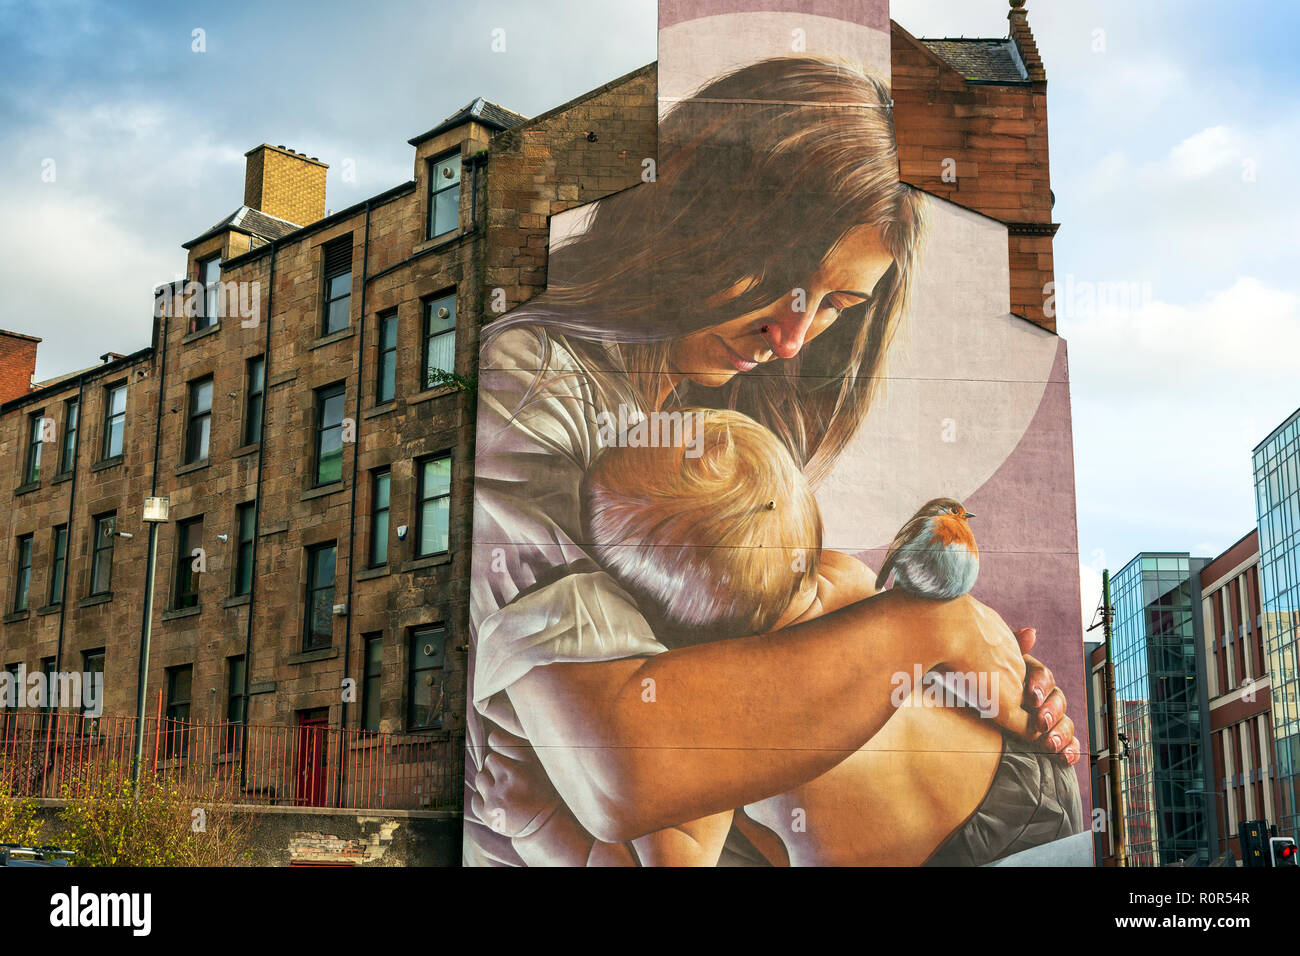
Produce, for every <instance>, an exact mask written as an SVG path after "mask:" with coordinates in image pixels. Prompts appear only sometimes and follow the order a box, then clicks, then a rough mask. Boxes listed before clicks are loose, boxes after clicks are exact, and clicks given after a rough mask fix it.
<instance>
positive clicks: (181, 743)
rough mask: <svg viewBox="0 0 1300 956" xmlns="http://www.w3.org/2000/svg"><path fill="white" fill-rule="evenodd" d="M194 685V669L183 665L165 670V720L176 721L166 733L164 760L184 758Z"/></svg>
mask: <svg viewBox="0 0 1300 956" xmlns="http://www.w3.org/2000/svg"><path fill="white" fill-rule="evenodd" d="M193 684H194V668H193V667H192V666H191V665H189V664H185V665H183V666H181V667H169V668H167V719H168V720H169V721H177V722H178V723H176V724H172V725H171V726H170V727H168V728H167V731H166V741H165V746H166V748H167V750H166V759H168V760H176V759H179V758H181V757H184V756H185V753H186V751H187V750H188V744H189V726H188V722H189V719H190V692H191V690H192V688H193Z"/></svg>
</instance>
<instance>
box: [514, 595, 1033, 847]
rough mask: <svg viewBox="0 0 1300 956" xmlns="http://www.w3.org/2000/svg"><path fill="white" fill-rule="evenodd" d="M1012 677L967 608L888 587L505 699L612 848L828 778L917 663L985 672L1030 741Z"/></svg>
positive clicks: (538, 670)
mask: <svg viewBox="0 0 1300 956" xmlns="http://www.w3.org/2000/svg"><path fill="white" fill-rule="evenodd" d="M1024 666H1025V665H1024V660H1023V658H1022V656H1021V652H1020V649H1019V648H1018V647H1017V645H1016V641H1015V638H1014V637H1013V636H1012V635H1011V632H1010V630H1008V629H1007V626H1006V625H1005V624H1004V623H1002V621H1001V619H1000V618H998V617H997V615H996V614H994V613H993V612H992V611H989V610H988V609H987V608H985V607H983V605H980V604H979V603H978V602H976V601H974V600H973V599H971V598H969V597H965V598H958V599H957V600H955V601H947V602H935V601H925V600H923V599H918V598H914V597H911V596H910V595H906V594H903V593H901V592H894V591H891V592H887V593H885V594H882V595H879V596H877V597H874V598H871V599H869V600H866V601H862V602H859V603H857V604H854V605H851V606H849V607H846V608H844V609H842V610H840V611H837V612H835V613H833V614H829V615H826V616H825V617H821V618H818V619H817V620H815V621H809V622H807V623H805V624H800V625H797V626H795V627H792V628H789V629H788V630H785V631H782V632H780V633H779V634H772V635H761V636H757V637H747V638H739V639H734V640H724V641H718V642H715V643H712V644H704V645H699V646H695V647H689V648H683V649H680V650H675V651H669V652H667V653H664V654H659V655H656V656H654V657H650V658H639V659H638V658H634V659H625V660H615V661H598V662H588V663H557V664H551V665H549V666H545V667H535V668H533V669H532V670H531V671H529V672H528V673H527V674H526V675H525V676H524V677H522V678H520V679H519V680H517V681H515V682H514V683H513V684H512V685H511V686H510V688H509V696H510V700H511V703H512V704H513V706H514V708H515V711H516V712H517V713H518V715H519V719H520V722H521V723H522V725H523V727H524V729H525V731H526V732H527V735H528V738H529V739H530V740H531V741H532V743H533V746H534V748H535V749H536V751H537V754H538V756H539V757H540V759H541V761H542V764H543V766H544V767H545V768H546V771H547V774H548V776H549V777H550V779H551V781H552V782H553V783H554V785H555V786H556V788H557V789H558V790H559V792H560V795H561V796H562V797H563V798H564V801H565V803H566V804H567V805H568V806H569V808H570V809H571V810H572V811H573V813H574V815H575V816H576V817H577V819H578V820H579V822H580V823H581V824H582V825H583V826H584V827H585V828H586V829H587V830H588V831H589V832H591V833H592V834H593V835H594V836H595V837H596V838H597V839H599V840H602V841H605V842H610V843H625V842H628V841H631V840H633V839H635V838H637V837H640V836H642V835H644V834H646V833H649V832H651V831H653V830H659V829H663V828H664V827H669V826H673V825H675V824H678V823H680V822H681V821H683V820H695V819H699V818H701V817H706V816H711V815H713V814H716V813H720V812H725V811H727V810H729V809H731V808H734V807H737V806H744V805H745V804H747V803H753V802H756V801H758V800H762V799H765V798H766V797H769V796H772V795H774V794H777V793H784V792H786V791H788V790H791V789H793V788H795V787H797V786H799V785H800V784H802V783H804V782H806V781H808V780H811V779H813V778H814V777H816V776H819V775H820V774H822V773H824V772H825V771H827V770H829V769H830V768H831V767H833V766H835V765H836V764H837V763H839V762H840V761H841V760H843V759H844V758H845V757H847V756H848V755H849V754H851V753H853V752H854V751H856V750H858V749H859V748H860V747H861V746H862V745H863V744H864V743H866V741H867V740H869V739H871V737H873V736H874V735H875V734H876V732H877V731H878V730H879V729H880V728H881V727H882V726H883V725H884V724H885V722H886V721H887V720H888V719H889V718H890V716H892V714H893V707H892V705H891V703H890V697H891V690H892V688H893V686H894V683H895V681H894V677H895V675H897V674H907V675H908V676H909V677H910V676H911V675H912V674H913V673H914V670H915V668H916V667H920V669H921V672H924V671H927V670H931V669H934V668H937V667H950V668H952V669H957V670H961V671H963V672H970V671H975V672H977V673H979V672H987V673H989V674H990V677H991V678H995V679H996V686H997V692H998V699H999V711H998V716H997V718H996V719H997V721H998V723H999V724H1001V725H1002V726H1004V727H1005V728H1006V729H1008V730H1011V731H1013V732H1015V733H1018V734H1021V735H1022V736H1030V735H1031V734H1032V733H1033V730H1032V729H1031V728H1030V717H1029V714H1028V713H1026V712H1025V710H1024V709H1023V708H1022V707H1021V702H1022V700H1023V694H1024V691H1023V681H1024V673H1025V672H1024Z"/></svg>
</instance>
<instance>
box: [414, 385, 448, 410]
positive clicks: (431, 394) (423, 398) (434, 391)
mask: <svg viewBox="0 0 1300 956" xmlns="http://www.w3.org/2000/svg"><path fill="white" fill-rule="evenodd" d="M459 391H460V389H458V388H456V387H455V386H453V385H444V386H442V387H440V388H430V389H427V390H425V391H423V392H419V393H417V394H415V395H412V396H411V397H410V398H408V399H407V400H406V404H407V405H419V404H420V403H421V402H427V401H430V400H432V399H435V398H445V397H447V396H448V395H455V394H457V393H458V392H459Z"/></svg>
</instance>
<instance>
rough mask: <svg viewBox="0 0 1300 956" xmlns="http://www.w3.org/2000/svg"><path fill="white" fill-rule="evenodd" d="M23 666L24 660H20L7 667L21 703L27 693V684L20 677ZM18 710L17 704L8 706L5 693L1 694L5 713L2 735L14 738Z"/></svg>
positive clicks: (0, 724)
mask: <svg viewBox="0 0 1300 956" xmlns="http://www.w3.org/2000/svg"><path fill="white" fill-rule="evenodd" d="M22 666H23V665H22V662H21V661H19V662H18V663H17V664H10V665H8V666H7V667H5V670H6V671H8V672H9V686H10V687H12V688H14V690H13V693H14V694H16V695H17V697H16V700H17V701H18V702H19V704H21V702H22V700H23V694H25V693H26V688H25V686H24V685H23V683H22V681H20V680H19V679H18V678H19V673H18V671H19V669H20V668H21V667H22ZM18 710H19V707H18V706H17V705H16V706H14V707H8V706H6V704H5V695H3V694H0V713H3V714H4V717H3V719H0V737H4V738H6V739H12V738H13V736H14V735H15V734H16V733H17V732H18Z"/></svg>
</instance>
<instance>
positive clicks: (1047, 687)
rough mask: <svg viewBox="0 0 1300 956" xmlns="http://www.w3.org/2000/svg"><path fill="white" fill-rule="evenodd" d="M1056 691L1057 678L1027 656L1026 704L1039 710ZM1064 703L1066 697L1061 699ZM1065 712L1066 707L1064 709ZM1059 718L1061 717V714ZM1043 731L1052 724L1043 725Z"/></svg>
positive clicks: (1035, 660)
mask: <svg viewBox="0 0 1300 956" xmlns="http://www.w3.org/2000/svg"><path fill="white" fill-rule="evenodd" d="M1055 690H1056V678H1054V677H1053V676H1052V672H1051V671H1050V670H1048V669H1047V668H1046V667H1044V666H1043V664H1042V663H1041V662H1040V661H1038V660H1037V659H1035V658H1033V657H1030V656H1029V655H1028V654H1026V655H1025V704H1026V706H1028V707H1030V708H1031V709H1039V708H1041V707H1042V705H1043V703H1044V702H1045V701H1046V700H1047V698H1049V697H1050V696H1051V695H1052V692H1053V691H1055ZM1061 699H1062V700H1063V701H1064V699H1065V698H1064V695H1062V698H1061ZM1062 710H1064V707H1062ZM1057 716H1060V715H1059V714H1058V715H1057ZM1053 723H1055V721H1053ZM1041 726H1042V727H1043V729H1046V728H1047V727H1050V726H1051V724H1042V725H1041Z"/></svg>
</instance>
